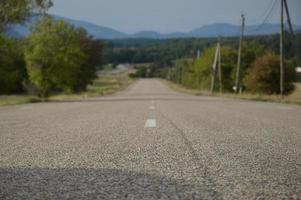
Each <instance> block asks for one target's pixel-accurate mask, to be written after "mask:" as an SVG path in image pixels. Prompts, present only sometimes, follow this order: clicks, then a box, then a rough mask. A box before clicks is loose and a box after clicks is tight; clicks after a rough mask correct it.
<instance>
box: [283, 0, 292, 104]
mask: <svg viewBox="0 0 301 200" xmlns="http://www.w3.org/2000/svg"><path fill="white" fill-rule="evenodd" d="M284 9H285V10H284ZM284 11H285V12H286V16H287V21H288V25H289V29H290V32H291V34H292V35H294V29H293V26H292V22H291V18H290V13H289V9H288V5H287V1H286V0H281V11H280V24H281V25H280V95H281V98H283V95H284V49H283V47H284Z"/></svg>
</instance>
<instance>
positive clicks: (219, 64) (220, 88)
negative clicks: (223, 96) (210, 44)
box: [218, 44, 223, 93]
mask: <svg viewBox="0 0 301 200" xmlns="http://www.w3.org/2000/svg"><path fill="white" fill-rule="evenodd" d="M221 57H222V55H221V45H220V44H219V48H218V76H219V92H220V93H223V81H222V66H221V65H222V60H221V59H222V58H221Z"/></svg>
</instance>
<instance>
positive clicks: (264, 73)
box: [244, 53, 296, 94]
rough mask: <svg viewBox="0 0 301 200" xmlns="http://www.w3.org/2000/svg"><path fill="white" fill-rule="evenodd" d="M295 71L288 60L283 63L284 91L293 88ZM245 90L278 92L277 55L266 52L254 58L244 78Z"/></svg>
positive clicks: (265, 92) (264, 92) (288, 91)
mask: <svg viewBox="0 0 301 200" xmlns="http://www.w3.org/2000/svg"><path fill="white" fill-rule="evenodd" d="M295 78H296V72H295V70H294V67H292V65H291V64H290V62H288V61H286V64H285V78H284V81H285V82H284V91H285V93H286V94H289V93H290V92H292V91H293V90H294V85H293V82H294V80H295ZM244 84H245V85H246V87H247V90H249V91H251V92H254V93H263V94H279V93H280V88H279V87H280V86H279V84H280V67H279V56H277V55H275V54H272V53H267V54H265V55H264V56H262V57H259V58H257V59H256V61H255V62H254V64H253V65H252V67H251V68H249V70H248V71H247V74H246V76H245V78H244Z"/></svg>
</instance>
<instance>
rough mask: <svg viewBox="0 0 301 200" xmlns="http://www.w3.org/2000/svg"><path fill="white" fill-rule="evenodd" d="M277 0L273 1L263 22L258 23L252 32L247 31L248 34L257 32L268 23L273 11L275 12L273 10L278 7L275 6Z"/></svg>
mask: <svg viewBox="0 0 301 200" xmlns="http://www.w3.org/2000/svg"><path fill="white" fill-rule="evenodd" d="M277 1H278V0H274V2H273V4H272V6H271V8H270V10H269V11H268V13H267V15H266V17H265V18H264V20H263V21H262V23H260V24H259V25H258V26H256V28H254V29H253V30H249V31H248V33H253V32H257V31H258V30H260V29H261V28H262V27H263V26H264V25H265V24H266V23H268V22H269V21H270V19H271V17H272V14H273V11H274V10H275V8H277V7H278V4H277Z"/></svg>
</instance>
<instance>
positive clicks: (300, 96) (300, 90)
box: [162, 80, 301, 105]
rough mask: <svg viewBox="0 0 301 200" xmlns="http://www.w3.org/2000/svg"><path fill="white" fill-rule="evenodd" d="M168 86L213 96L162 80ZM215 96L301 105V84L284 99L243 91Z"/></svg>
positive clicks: (297, 84) (277, 96) (192, 93)
mask: <svg viewBox="0 0 301 200" xmlns="http://www.w3.org/2000/svg"><path fill="white" fill-rule="evenodd" d="M162 81H163V82H164V83H165V84H166V85H167V86H168V87H170V88H171V89H173V90H175V91H178V92H182V93H186V94H190V95H196V96H201V95H204V96H211V94H210V92H209V91H200V90H196V89H189V88H185V87H183V86H182V85H178V84H175V83H172V82H170V81H166V80H162ZM213 96H217V97H225V98H236V99H246V100H254V101H266V102H278V103H292V104H300V105H301V84H300V83H296V90H295V91H294V92H293V93H292V94H290V95H288V96H285V97H284V98H283V99H282V98H281V96H279V95H262V94H251V93H243V94H239V95H237V94H233V93H223V94H220V93H218V92H217V93H215V94H214V95H213Z"/></svg>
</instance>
